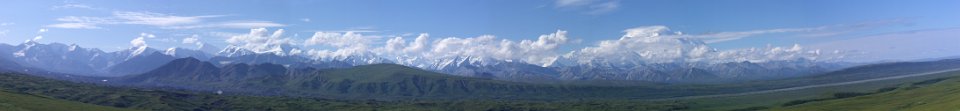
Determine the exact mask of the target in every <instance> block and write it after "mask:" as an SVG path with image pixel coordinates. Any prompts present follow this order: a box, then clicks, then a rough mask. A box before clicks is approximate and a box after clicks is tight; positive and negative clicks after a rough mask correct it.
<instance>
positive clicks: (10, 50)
mask: <svg viewBox="0 0 960 111" xmlns="http://www.w3.org/2000/svg"><path fill="white" fill-rule="evenodd" d="M212 51H218V52H212ZM297 51H299V49H297V48H296V47H293V46H278V47H276V48H275V51H272V52H255V51H251V50H249V49H245V48H242V47H238V46H232V45H231V46H227V47H225V48H223V49H218V48H217V47H215V46H212V45H209V44H203V45H201V46H200V47H197V48H169V49H166V50H157V49H154V48H150V47H146V46H140V47H131V48H128V49H123V50H119V51H114V52H105V51H102V50H100V49H96V48H83V47H80V46H78V45H75V44H70V45H67V44H62V43H48V44H42V43H38V42H35V41H26V42H24V43H22V44H19V45H15V46H14V45H7V44H0V55H2V56H0V57H3V59H5V60H9V61H12V62H13V63H17V64H20V65H22V66H24V67H33V68H38V69H43V70H47V71H51V72H59V73H68V74H74V75H84V76H104V77H118V76H127V75H136V74H141V73H145V72H149V71H152V70H153V69H156V68H159V67H160V66H162V65H164V64H167V63H168V62H171V61H172V60H174V59H178V58H188V57H190V58H195V59H197V60H201V61H209V62H210V63H212V65H213V66H216V67H227V66H230V65H234V64H241V63H242V64H265V63H269V64H277V65H280V66H282V67H293V68H316V69H326V68H346V67H353V66H359V65H369V64H398V65H403V66H408V67H414V68H419V69H424V70H428V71H434V72H438V73H445V74H452V75H458V76H466V77H479V78H489V79H498V80H510V81H540V80H544V81H549V80H639V81H653V82H718V81H739V80H762V79H776V78H787V77H798V76H806V75H811V74H817V73H823V72H828V71H833V70H837V69H841V68H845V67H850V66H853V65H854V64H851V63H843V62H824V61H814V60H808V59H802V58H801V59H795V60H781V61H764V62H749V61H741V62H725V63H708V62H666V63H635V64H622V63H614V62H605V61H596V62H591V63H571V60H570V59H571V58H568V57H558V58H557V59H556V60H554V62H552V63H551V64H547V65H537V64H530V63H526V62H520V61H512V60H500V59H495V58H491V57H476V56H456V57H447V58H441V59H430V60H427V59H424V58H418V57H396V58H385V57H381V56H378V55H376V54H374V53H370V52H366V53H357V54H353V55H341V56H325V57H320V56H310V55H304V54H297V53H294V52H297ZM288 52H289V53H288Z"/></svg>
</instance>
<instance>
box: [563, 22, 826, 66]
mask: <svg viewBox="0 0 960 111" xmlns="http://www.w3.org/2000/svg"><path fill="white" fill-rule="evenodd" d="M667 31H669V28H667V27H666V26H647V27H638V28H631V29H627V30H625V31H624V32H625V34H624V35H623V37H621V38H620V39H618V40H604V41H600V43H598V44H597V45H596V46H590V47H585V48H583V49H580V50H577V51H574V52H570V53H568V54H566V55H565V57H567V58H571V59H572V60H576V61H575V62H577V63H581V64H584V63H590V62H594V61H606V63H614V64H645V63H665V62H738V61H752V62H763V61H771V60H791V59H800V58H804V59H817V58H816V57H818V56H819V55H820V53H819V51H818V50H803V48H802V47H800V45H794V46H793V47H766V48H759V49H758V48H749V49H734V50H724V51H718V50H716V49H713V48H710V47H709V46H707V45H706V43H705V42H703V41H701V40H700V39H694V38H677V37H675V36H680V35H669V33H668V32H667ZM821 59H823V58H821Z"/></svg>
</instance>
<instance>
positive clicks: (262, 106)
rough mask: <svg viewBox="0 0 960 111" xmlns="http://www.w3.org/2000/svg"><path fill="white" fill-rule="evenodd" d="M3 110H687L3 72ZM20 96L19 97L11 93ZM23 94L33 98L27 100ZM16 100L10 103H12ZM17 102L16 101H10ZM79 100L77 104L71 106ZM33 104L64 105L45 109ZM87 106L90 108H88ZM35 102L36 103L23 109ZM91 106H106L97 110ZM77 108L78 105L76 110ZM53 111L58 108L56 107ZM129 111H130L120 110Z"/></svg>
mask: <svg viewBox="0 0 960 111" xmlns="http://www.w3.org/2000/svg"><path fill="white" fill-rule="evenodd" d="M0 91H2V92H0V108H2V109H0V110H4V111H7V109H9V110H13V111H17V110H20V109H26V110H61V109H58V108H78V109H69V110H87V109H88V108H89V110H96V111H110V110H114V109H116V108H107V107H103V106H108V107H119V108H129V109H137V110H163V111H188V110H254V111H269V110H281V111H287V110H294V111H330V110H349V111H356V110H417V111H423V110H438V111H444V110H463V111H487V110H598V109H599V110H624V111H635V110H671V109H684V108H685V106H684V105H682V104H678V103H672V102H667V103H657V102H643V101H626V100H593V101H520V100H470V99H463V100H456V101H425V100H399V101H377V100H332V99H322V98H308V97H283V96H250V95H242V94H239V95H238V94H229V93H228V94H223V95H217V94H214V93H208V92H192V91H181V90H175V89H163V88H161V89H136V88H126V87H111V86H103V85H96V84H90V83H75V82H68V81H60V80H53V79H46V78H42V77H34V76H30V75H25V74H17V73H0ZM6 94H14V95H9V96H8V95H6ZM23 95H31V96H29V97H24V96H23ZM8 98H10V99H8ZM9 100H13V101H9ZM68 101H73V102H68ZM33 103H47V104H51V105H63V106H58V107H42V108H37V107H41V105H35V104H33ZM84 103H86V104H84ZM21 104H33V105H21ZM90 104H95V105H100V106H92V105H90ZM72 106H76V107H72ZM50 108H52V109H50ZM118 110H125V109H118Z"/></svg>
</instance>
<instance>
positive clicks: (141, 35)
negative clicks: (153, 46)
mask: <svg viewBox="0 0 960 111" xmlns="http://www.w3.org/2000/svg"><path fill="white" fill-rule="evenodd" d="M140 37H146V38H157V35H153V34H150V33H140Z"/></svg>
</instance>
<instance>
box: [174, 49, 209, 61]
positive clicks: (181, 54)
mask: <svg viewBox="0 0 960 111" xmlns="http://www.w3.org/2000/svg"><path fill="white" fill-rule="evenodd" d="M163 54H166V55H171V56H173V57H177V58H186V57H193V58H196V59H200V60H208V59H210V58H211V57H213V54H209V53H207V52H204V51H201V50H194V49H186V48H179V47H177V48H168V49H167V50H166V51H164V52H163Z"/></svg>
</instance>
